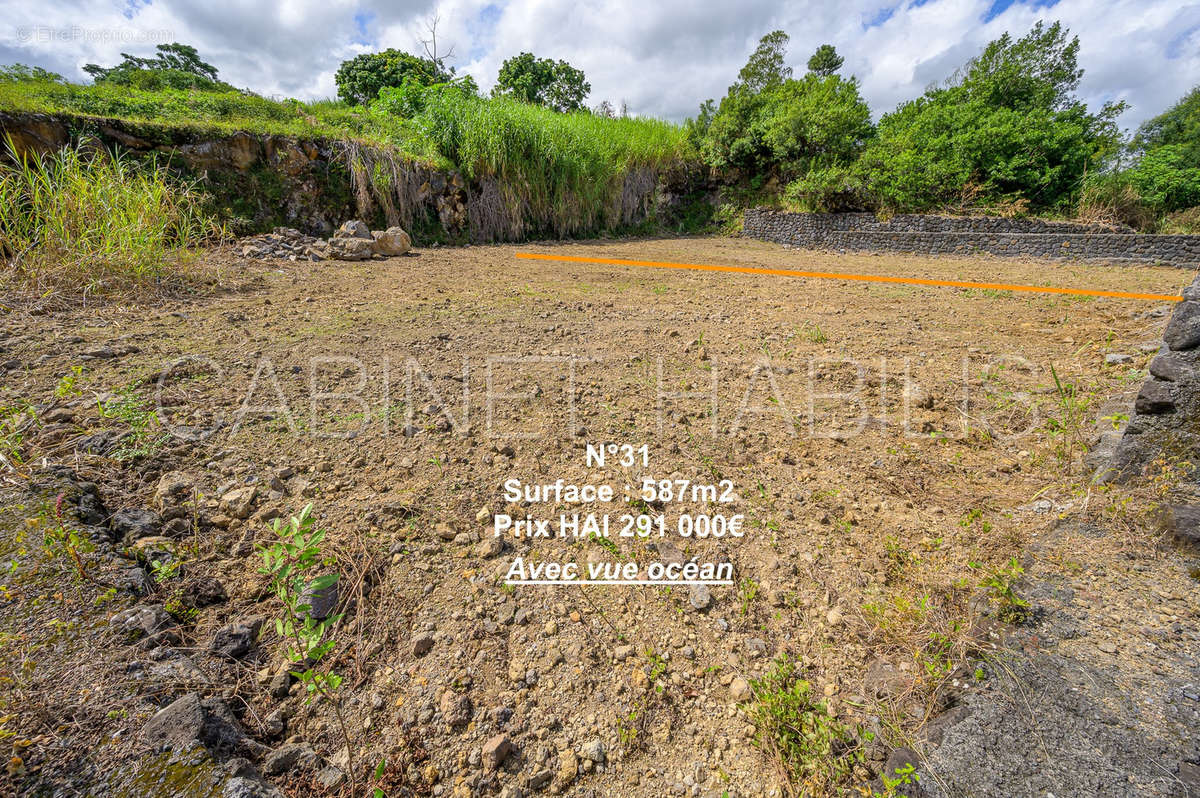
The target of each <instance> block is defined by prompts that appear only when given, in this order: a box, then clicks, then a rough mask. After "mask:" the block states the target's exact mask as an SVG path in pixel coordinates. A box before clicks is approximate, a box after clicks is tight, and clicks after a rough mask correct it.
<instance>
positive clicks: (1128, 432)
mask: <svg viewBox="0 0 1200 798" xmlns="http://www.w3.org/2000/svg"><path fill="white" fill-rule="evenodd" d="M1183 296H1184V301H1182V302H1180V303H1178V304H1177V305H1176V306H1175V310H1174V312H1173V313H1172V314H1171V318H1170V320H1169V321H1168V322H1167V327H1166V330H1165V331H1164V332H1163V345H1162V347H1161V349H1160V350H1159V353H1158V354H1157V355H1156V356H1155V358H1154V359H1153V360H1152V361H1150V376H1149V377H1148V378H1147V379H1146V381H1145V382H1144V383H1142V387H1141V389H1140V390H1139V391H1138V393H1137V397H1136V399H1135V400H1134V405H1133V414H1132V417H1131V418H1130V419H1129V423H1128V425H1126V427H1125V431H1124V433H1123V434H1122V435H1121V437H1120V440H1119V441H1117V442H1116V444H1115V446H1114V447H1112V456H1111V458H1108V457H1107V455H1106V453H1105V452H1103V450H1102V449H1101V450H1098V451H1097V452H1095V453H1094V455H1093V456H1092V457H1091V458H1090V459H1089V462H1090V463H1091V465H1092V467H1095V468H1097V469H1099V470H1098V473H1097V475H1096V477H1097V479H1102V480H1118V481H1121V480H1125V479H1129V478H1131V477H1133V476H1135V475H1137V474H1140V473H1143V472H1144V471H1145V470H1146V469H1147V468H1148V467H1151V466H1152V465H1153V464H1154V463H1155V462H1156V461H1159V460H1162V461H1164V462H1167V463H1170V462H1172V461H1173V460H1176V459H1180V460H1188V461H1190V460H1191V459H1192V458H1193V457H1194V455H1193V453H1194V452H1195V451H1196V449H1197V448H1200V429H1198V420H1200V392H1197V390H1196V387H1197V385H1196V374H1197V368H1200V302H1198V301H1196V299H1197V297H1200V278H1197V279H1196V280H1194V281H1193V282H1192V284H1191V285H1190V286H1188V287H1187V288H1186V289H1184V291H1183Z"/></svg>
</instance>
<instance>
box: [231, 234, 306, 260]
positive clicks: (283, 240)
mask: <svg viewBox="0 0 1200 798" xmlns="http://www.w3.org/2000/svg"><path fill="white" fill-rule="evenodd" d="M321 243H322V241H321V239H319V238H314V237H313V236H306V235H305V234H304V233H301V232H300V231H299V230H297V229H295V228H294V227H276V228H275V229H274V230H272V231H271V232H269V233H262V234H261V235H256V236H247V237H246V238H243V239H242V240H241V241H240V242H239V244H240V245H241V248H242V257H243V258H256V259H262V258H284V259H286V260H320V259H321V258H320V256H319V255H317V254H316V253H315V252H314V251H313V247H315V246H316V245H318V244H321Z"/></svg>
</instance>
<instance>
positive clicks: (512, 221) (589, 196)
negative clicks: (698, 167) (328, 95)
mask: <svg viewBox="0 0 1200 798" xmlns="http://www.w3.org/2000/svg"><path fill="white" fill-rule="evenodd" d="M371 111H372V114H373V115H375V116H377V117H385V118H386V117H395V118H405V119H411V120H413V121H414V122H415V123H416V124H417V125H418V126H419V127H420V129H421V130H422V131H423V132H424V134H425V135H426V136H428V138H429V140H430V141H431V143H432V144H433V147H434V148H435V150H436V152H437V153H438V154H439V155H440V156H441V157H443V158H445V159H446V160H448V161H449V162H451V163H453V164H455V165H457V166H458V168H460V169H461V170H462V171H463V172H464V173H465V174H466V175H467V176H468V177H469V178H471V179H473V180H476V181H478V182H479V184H480V186H481V189H482V196H481V197H480V200H479V202H478V203H477V204H476V207H474V208H473V209H472V210H473V214H474V215H475V216H476V218H473V219H472V222H473V223H475V224H489V225H494V226H495V228H496V229H494V230H489V231H487V232H490V233H495V234H506V235H507V236H509V237H520V236H522V235H528V234H534V233H551V234H554V235H560V236H565V235H572V234H578V233H581V232H586V231H595V230H600V229H605V228H614V227H618V226H622V225H628V224H630V223H631V222H632V221H633V220H634V219H635V218H636V217H637V216H638V215H639V214H638V213H637V211H639V210H645V209H644V208H642V207H640V205H641V204H642V203H644V202H646V201H648V199H649V198H650V195H652V193H653V190H654V187H655V185H656V184H657V180H658V174H659V172H660V171H661V170H663V169H666V168H669V167H670V166H671V165H672V164H673V163H674V162H675V161H676V160H678V159H679V158H680V157H682V154H683V150H682V148H683V136H682V133H681V131H680V130H679V129H678V128H676V127H674V126H672V125H670V124H668V123H666V122H659V121H657V120H650V119H629V118H620V119H608V118H605V117H602V116H597V115H594V114H591V113H589V112H587V111H577V112H574V113H557V112H555V111H552V110H550V109H547V108H543V107H540V106H538V105H532V104H528V103H523V102H518V101H516V100H512V99H509V98H507V97H495V98H491V99H483V98H481V97H478V96H475V95H474V94H472V93H470V92H468V91H464V90H462V89H461V88H459V87H457V86H453V85H446V84H441V85H437V86H432V87H422V86H419V85H417V84H414V83H408V84H406V85H405V86H403V87H401V88H399V89H384V90H383V91H382V92H381V93H380V96H379V99H378V100H377V101H376V102H375V103H373V104H372V105H371ZM489 206H490V207H489ZM489 211H491V213H489ZM488 237H490V236H488Z"/></svg>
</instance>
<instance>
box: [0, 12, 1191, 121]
mask: <svg viewBox="0 0 1200 798" xmlns="http://www.w3.org/2000/svg"><path fill="white" fill-rule="evenodd" d="M434 16H436V17H437V18H438V20H439V22H438V26H437V32H438V43H439V49H440V50H441V51H442V52H443V53H444V52H446V50H447V49H448V48H449V47H450V46H451V45H452V46H453V57H452V58H451V59H450V60H449V62H448V63H450V64H452V65H453V66H455V67H456V68H457V69H458V71H459V72H460V73H463V72H465V73H468V74H470V75H471V76H473V77H474V78H475V80H476V82H477V83H478V84H479V85H480V87H481V88H483V89H485V90H486V89H489V88H490V87H491V86H492V84H493V83H494V82H495V79H496V74H497V72H498V71H499V69H500V65H501V63H503V61H504V59H506V58H508V57H510V56H513V55H516V54H517V53H519V52H522V51H530V52H533V53H534V54H536V55H537V56H539V57H549V58H554V59H560V58H561V59H565V60H566V61H568V62H570V63H571V64H572V65H573V66H575V67H578V68H580V69H582V70H583V71H584V72H585V73H586V75H587V78H588V81H589V82H590V83H591V85H592V93H591V95H590V97H589V98H588V103H589V104H590V105H592V106H595V105H597V104H598V103H599V102H600V101H601V100H609V101H610V102H612V103H613V104H614V105H616V106H619V105H620V103H621V101H624V102H625V103H626V104H627V106H628V109H629V111H630V113H635V114H639V115H650V116H658V117H663V118H667V119H671V120H675V121H682V120H683V119H684V118H686V117H688V116H691V115H694V114H695V112H696V109H697V107H698V106H699V104H700V102H701V101H703V100H704V99H706V98H709V97H713V98H718V99H719V98H720V97H721V96H722V95H723V94H724V93H725V91H726V89H727V87H728V86H729V84H730V83H731V82H733V80H734V78H735V77H736V75H737V71H738V69H739V68H740V67H741V66H742V64H744V63H745V61H746V58H747V56H748V55H749V54H750V52H751V51H752V50H753V49H754V47H755V45H756V43H757V41H758V39H759V38H760V37H761V36H762V35H763V34H765V33H768V32H770V31H772V30H776V29H782V30H784V31H786V32H787V33H788V34H789V35H790V36H791V45H790V47H789V51H788V63H789V65H791V66H792V67H793V68H794V69H795V71H796V73H797V74H802V73H803V72H804V70H805V67H804V65H805V63H806V62H807V60H808V57H809V56H810V55H811V54H812V51H813V50H815V49H816V48H817V46H818V45H820V44H823V43H830V44H833V45H834V46H835V47H836V48H837V50H838V52H839V53H841V54H842V56H844V57H845V59H846V62H845V65H844V66H843V68H842V72H843V74H853V75H855V76H857V77H858V78H859V80H860V81H861V84H862V92H863V95H864V96H865V97H866V99H867V101H868V102H869V103H870V106H871V109H872V111H873V112H874V114H875V116H876V118H878V116H879V115H880V114H881V113H884V112H887V111H890V110H892V109H894V108H895V107H896V106H897V105H898V104H899V103H901V102H902V101H904V100H907V99H910V98H912V97H915V96H918V95H919V94H921V92H923V91H924V90H925V89H926V88H927V87H928V86H930V85H931V84H934V83H938V82H940V81H942V80H943V79H944V78H946V77H947V76H948V75H950V74H951V73H952V72H953V71H954V70H955V69H956V68H957V67H959V66H960V65H961V64H963V63H964V62H965V61H966V60H967V59H969V58H971V57H972V56H974V55H976V54H978V53H979V51H980V50H981V49H982V48H983V47H984V45H986V44H987V42H988V41H990V40H992V39H994V38H996V37H997V36H999V35H1001V34H1003V33H1004V32H1005V31H1008V32H1011V33H1012V34H1014V36H1019V35H1021V34H1023V33H1024V32H1026V31H1027V30H1028V29H1029V28H1030V27H1031V26H1032V25H1033V23H1034V22H1036V21H1037V20H1039V19H1045V20H1047V21H1050V20H1056V19H1057V20H1062V22H1063V23H1064V24H1065V25H1067V27H1069V28H1070V30H1071V32H1072V33H1073V34H1075V35H1078V36H1079V39H1080V52H1079V61H1080V66H1081V67H1083V68H1084V70H1085V74H1084V78H1083V82H1082V84H1081V85H1080V89H1079V94H1080V95H1081V96H1082V97H1083V99H1084V100H1085V101H1087V103H1088V104H1089V105H1090V106H1093V107H1096V108H1098V107H1099V106H1100V105H1101V104H1102V103H1104V102H1107V101H1112V100H1124V101H1125V102H1126V103H1128V104H1129V106H1130V108H1129V110H1128V111H1126V112H1125V114H1124V115H1123V116H1122V117H1121V119H1120V122H1121V124H1122V126H1123V127H1127V128H1130V129H1133V128H1136V127H1137V125H1139V124H1140V123H1141V122H1143V121H1145V120H1146V119H1149V118H1150V117H1152V116H1154V115H1156V114H1158V113H1161V112H1162V111H1163V110H1165V109H1166V108H1168V107H1170V106H1171V105H1172V104H1173V103H1174V102H1175V101H1176V100H1178V99H1179V98H1180V97H1181V96H1182V95H1183V94H1184V93H1186V92H1187V91H1188V90H1190V89H1191V88H1192V87H1193V86H1195V85H1197V84H1200V2H1186V1H1185V0H1112V1H1111V2H1104V1H1103V0H841V1H840V2H838V1H836V0H832V1H829V2H815V1H814V0H792V1H791V2H780V0H736V1H735V2H728V0H726V2H720V3H707V4H706V3H698V2H696V0H400V2H391V3H387V2H378V1H376V0H369V1H368V0H363V1H361V2H360V1H357V0H278V1H277V2H274V3H263V2H260V1H259V0H233V2H225V3H218V2H214V0H57V2H54V3H53V4H41V3H37V4H35V3H30V2H28V0H19V1H18V0H0V20H6V22H2V23H0V64H9V63H16V62H19V63H25V64H29V65H34V66H41V67H45V68H47V69H50V70H52V71H55V72H59V73H61V74H63V75H65V76H66V77H68V78H69V79H71V80H76V81H84V80H85V79H86V77H87V76H86V75H85V73H83V71H82V69H81V68H82V66H83V65H84V64H85V63H89V62H94V63H99V64H101V65H105V66H109V65H112V64H115V63H117V62H119V61H120V60H121V56H120V53H122V52H128V53H133V54H135V55H153V52H154V45H155V44H159V43H169V42H172V41H179V42H183V43H186V44H191V45H193V46H195V47H197V48H198V50H199V51H200V54H201V56H202V57H203V58H204V59H205V60H206V61H208V62H209V63H212V64H213V65H215V66H216V67H217V68H218V69H219V70H220V77H221V78H222V79H224V80H226V81H228V82H230V83H232V84H234V85H235V86H239V87H245V88H250V89H252V90H254V91H257V92H258V93H260V94H263V95H267V96H277V97H279V96H287V97H298V98H300V99H305V100H307V99H316V98H322V97H332V96H334V95H335V94H336V86H335V84H334V80H333V76H334V73H335V72H336V70H337V68H338V65H339V64H340V63H341V62H342V61H344V60H346V59H348V58H352V57H353V56H355V55H357V54H359V53H364V52H373V51H376V50H380V49H384V48H388V47H395V48H398V49H402V50H408V51H416V52H420V50H421V44H420V40H421V39H422V38H427V34H426V32H425V28H426V24H427V23H428V21H429V20H430V19H431V18H432V17H434ZM5 25H7V26H8V30H5V29H4V26H5Z"/></svg>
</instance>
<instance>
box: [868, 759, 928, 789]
mask: <svg viewBox="0 0 1200 798" xmlns="http://www.w3.org/2000/svg"><path fill="white" fill-rule="evenodd" d="M916 771H917V768H916V766H915V765H913V763H912V762H905V763H904V764H903V765H901V766H900V767H898V768H896V769H895V770H894V771H893V772H892V774H891V775H890V776H889V775H888V773H887V771H883V772H881V773H880V774H879V779H880V781H882V782H883V792H877V793H875V795H874V796H873V798H893V796H896V795H899V794H900V793H899V792H897V790H896V788H897V787H908V786H911V785H913V784H916V783H918V782H919V781H920V780H921V775H920V774H919V773H917V772H916Z"/></svg>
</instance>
